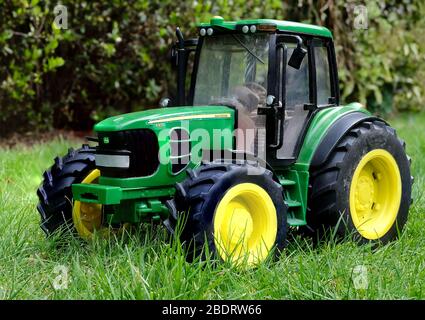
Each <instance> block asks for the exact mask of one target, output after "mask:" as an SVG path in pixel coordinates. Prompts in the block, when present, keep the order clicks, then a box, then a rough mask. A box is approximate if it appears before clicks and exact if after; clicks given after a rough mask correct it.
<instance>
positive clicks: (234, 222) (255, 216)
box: [214, 183, 278, 265]
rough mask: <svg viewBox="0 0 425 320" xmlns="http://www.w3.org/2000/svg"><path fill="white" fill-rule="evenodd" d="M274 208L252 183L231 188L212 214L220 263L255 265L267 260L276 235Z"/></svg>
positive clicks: (270, 201)
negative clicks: (224, 261)
mask: <svg viewBox="0 0 425 320" xmlns="http://www.w3.org/2000/svg"><path fill="white" fill-rule="evenodd" d="M277 227H278V226H277V216H276V208H275V206H274V204H273V201H272V199H271V198H270V196H269V195H268V193H267V192H266V191H265V190H264V189H263V188H261V187H260V186H258V185H256V184H253V183H241V184H238V185H236V186H234V187H232V188H230V189H229V190H228V191H227V192H226V194H225V195H224V197H223V198H222V199H221V201H220V202H219V204H218V206H217V208H216V210H215V215H214V238H215V239H214V240H215V246H216V249H217V252H218V254H219V255H220V257H221V258H222V259H223V260H230V261H232V262H234V263H236V264H240V263H242V262H246V263H247V264H248V265H254V264H257V263H259V262H261V261H263V260H265V259H266V258H267V256H268V255H269V252H270V250H271V249H272V247H273V245H274V243H275V241H276V234H277Z"/></svg>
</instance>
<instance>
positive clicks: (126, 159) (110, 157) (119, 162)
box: [95, 154, 130, 169]
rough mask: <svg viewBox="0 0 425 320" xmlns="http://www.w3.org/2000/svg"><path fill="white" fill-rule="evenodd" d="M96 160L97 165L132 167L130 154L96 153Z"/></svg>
mask: <svg viewBox="0 0 425 320" xmlns="http://www.w3.org/2000/svg"><path fill="white" fill-rule="evenodd" d="M95 161H96V166H97V167H108V168H120V169H128V168H130V156H128V155H115V154H95Z"/></svg>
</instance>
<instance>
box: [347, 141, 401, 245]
mask: <svg viewBox="0 0 425 320" xmlns="http://www.w3.org/2000/svg"><path fill="white" fill-rule="evenodd" d="M400 201H401V176H400V170H399V168H398V165H397V163H396V161H395V159H394V157H393V156H392V155H391V154H390V153H389V152H388V151H386V150H383V149H376V150H372V151H370V152H369V153H367V154H366V155H365V156H364V157H363V158H362V159H361V160H360V162H359V164H358V165H357V168H356V170H355V171H354V174H353V179H352V181H351V186H350V213H351V218H352V220H353V223H354V226H355V227H356V229H357V231H358V232H359V233H360V234H361V235H362V236H363V237H364V238H366V239H369V240H376V239H379V238H381V237H383V236H384V235H385V234H386V233H387V232H388V231H389V230H390V228H391V227H392V225H393V224H394V222H395V221H396V218H397V214H398V210H399V208H400Z"/></svg>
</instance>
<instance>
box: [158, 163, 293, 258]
mask: <svg viewBox="0 0 425 320" xmlns="http://www.w3.org/2000/svg"><path fill="white" fill-rule="evenodd" d="M258 170H262V169H259V168H256V167H254V166H251V165H248V164H244V165H237V164H229V163H209V164H204V165H201V167H200V168H198V169H196V170H194V171H191V170H190V171H189V172H188V177H187V179H186V180H185V181H184V182H182V183H179V184H177V186H176V188H177V192H176V196H175V198H174V200H173V201H172V204H171V206H175V210H172V211H174V212H176V213H177V215H176V214H171V215H170V217H169V219H168V220H166V221H165V224H166V226H167V228H168V229H169V230H170V231H171V232H172V233H174V232H176V226H177V225H179V224H178V223H177V220H178V219H180V221H182V222H180V223H182V227H181V230H179V231H177V233H178V236H179V238H180V240H181V241H182V243H183V244H184V245H185V247H186V248H187V249H188V259H189V260H191V259H192V258H193V257H194V256H198V255H200V254H201V253H202V252H203V249H204V246H205V245H206V246H207V249H208V250H209V252H210V253H212V254H213V255H215V256H217V257H219V258H220V259H221V260H224V261H230V262H231V263H233V264H235V265H239V264H242V263H243V264H247V265H255V264H257V263H259V262H262V261H264V260H265V259H266V258H267V257H268V256H269V254H270V252H271V251H272V249H273V248H276V249H277V251H279V250H281V249H282V248H283V246H284V242H285V238H286V229H287V227H286V206H285V204H284V201H283V195H282V186H281V185H280V184H279V183H277V182H275V181H274V180H273V178H272V176H273V175H272V173H271V172H270V171H269V170H263V171H264V172H261V171H258Z"/></svg>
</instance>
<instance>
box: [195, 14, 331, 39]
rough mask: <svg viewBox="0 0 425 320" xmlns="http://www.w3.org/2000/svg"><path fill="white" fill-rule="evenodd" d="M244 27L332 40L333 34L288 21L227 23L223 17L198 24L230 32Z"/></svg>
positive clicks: (323, 28) (320, 27) (264, 20)
mask: <svg viewBox="0 0 425 320" xmlns="http://www.w3.org/2000/svg"><path fill="white" fill-rule="evenodd" d="M244 25H248V26H250V25H274V26H276V29H277V30H279V31H288V32H294V33H303V34H309V35H314V36H320V37H326V38H332V33H331V31H330V30H329V29H328V28H325V27H322V26H316V25H312V24H306V23H299V22H292V21H286V20H274V19H248V20H238V21H225V20H224V19H223V18H222V17H219V16H215V17H213V18H212V19H211V20H210V22H206V23H200V24H198V27H199V28H208V27H212V28H214V27H219V28H224V29H228V30H237V29H239V28H241V27H242V26H244Z"/></svg>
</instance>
